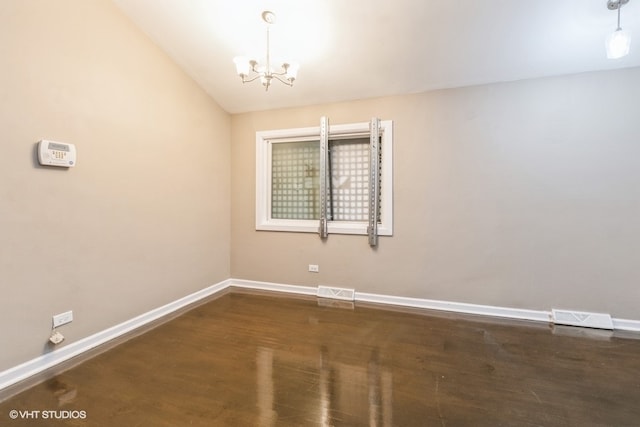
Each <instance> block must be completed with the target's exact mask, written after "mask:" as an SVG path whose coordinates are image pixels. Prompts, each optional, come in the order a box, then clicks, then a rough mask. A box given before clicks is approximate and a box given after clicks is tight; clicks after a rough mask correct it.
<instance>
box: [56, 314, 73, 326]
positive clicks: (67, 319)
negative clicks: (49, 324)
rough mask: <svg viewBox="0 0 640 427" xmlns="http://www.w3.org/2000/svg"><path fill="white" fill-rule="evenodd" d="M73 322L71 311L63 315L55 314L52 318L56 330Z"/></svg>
mask: <svg viewBox="0 0 640 427" xmlns="http://www.w3.org/2000/svg"><path fill="white" fill-rule="evenodd" d="M72 321H73V311H66V312H64V313H60V314H56V315H55V316H53V327H54V328H57V327H58V326H62V325H66V324H67V323H71V322H72Z"/></svg>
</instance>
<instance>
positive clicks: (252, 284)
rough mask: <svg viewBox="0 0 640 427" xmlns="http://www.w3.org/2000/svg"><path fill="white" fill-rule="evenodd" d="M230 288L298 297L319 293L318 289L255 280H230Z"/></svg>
mask: <svg viewBox="0 0 640 427" xmlns="http://www.w3.org/2000/svg"><path fill="white" fill-rule="evenodd" d="M229 286H231V287H234V288H245V289H255V290H261V291H274V292H285V293H288V294H298V295H316V294H317V293H318V288H317V287H312V286H300V285H284V284H281V283H271V282H258V281H255V280H242V279H230V281H229Z"/></svg>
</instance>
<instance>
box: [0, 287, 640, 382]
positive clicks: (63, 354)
mask: <svg viewBox="0 0 640 427" xmlns="http://www.w3.org/2000/svg"><path fill="white" fill-rule="evenodd" d="M227 288H244V289H253V290H264V291H273V292H283V293H288V294H298V295H309V296H316V295H317V292H318V288H317V287H311V286H299V285H285V284H280V283H270V282H259V281H253V280H241V279H227V280H224V281H222V282H220V283H217V284H215V285H212V286H209V287H207V288H205V289H202V290H200V291H197V292H194V293H192V294H190V295H187V296H185V297H183V298H180V299H177V300H175V301H173V302H171V303H169V304H166V305H163V306H162V307H158V308H156V309H153V310H151V311H148V312H146V313H144V314H141V315H140V316H137V317H134V318H133V319H130V320H127V321H125V322H122V323H120V324H118V325H115V326H113V327H111V328H108V329H105V330H103V331H100V332H98V333H95V334H93V335H90V336H88V337H86V338H83V339H81V340H78V341H76V342H73V343H71V344H68V345H66V346H64V347H61V348H59V349H57V350H54V351H52V352H50V353H47V354H43V355H42V356H39V357H36V358H34V359H32V360H29V361H27V362H25V363H22V364H20V365H18V366H15V367H13V368H9V369H7V370H5V371H2V372H0V391H1V390H3V389H5V388H7V387H9V386H12V385H14V384H16V383H18V382H20V381H23V380H25V379H27V378H29V377H32V376H34V375H36V374H39V373H41V372H43V371H45V370H47V369H49V368H51V367H53V366H55V365H57V364H60V363H62V362H65V361H67V360H69V359H71V358H72V357H75V356H78V355H80V354H82V353H84V352H86V351H89V350H91V349H93V348H95V347H97V346H99V345H101V344H104V343H107V342H108V341H111V340H113V339H115V338H118V337H120V336H122V335H124V334H126V333H128V332H131V331H133V330H135V329H137V328H140V327H141V326H144V325H146V324H148V323H150V322H152V321H155V320H158V319H160V318H162V317H164V316H168V315H170V314H171V313H173V312H175V311H177V310H179V309H181V308H184V307H186V306H188V305H189V304H193V303H196V302H198V301H200V300H202V299H203V298H206V297H209V296H212V295H214V294H216V293H218V292H221V291H223V290H225V289H227ZM355 301H356V302H358V301H360V302H369V303H377V304H388V305H396V306H404V307H413V308H423V309H430V310H441V311H449V312H456V313H463V314H475V315H483V316H493V317H502V318H509V319H519V320H532V321H537V322H550V321H551V312H550V311H539V310H526V309H517V308H509V307H496V306H488V305H478V304H468V303H459V302H450V301H439V300H429V299H422V298H408V297H398V296H392V295H381V294H371V293H365V292H356V293H355ZM613 327H614V329H615V330H622V331H632V332H640V320H629V319H615V318H614V319H613Z"/></svg>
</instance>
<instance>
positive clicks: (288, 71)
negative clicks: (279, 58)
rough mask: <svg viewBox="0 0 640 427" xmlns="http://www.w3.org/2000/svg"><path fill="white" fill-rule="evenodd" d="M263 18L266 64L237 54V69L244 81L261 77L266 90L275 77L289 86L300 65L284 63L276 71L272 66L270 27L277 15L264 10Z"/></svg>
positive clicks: (247, 81)
mask: <svg viewBox="0 0 640 427" xmlns="http://www.w3.org/2000/svg"><path fill="white" fill-rule="evenodd" d="M262 20H263V21H264V22H265V23H266V24H267V56H266V64H264V65H260V64H258V61H256V60H255V59H247V58H245V57H243V56H237V57H235V58H233V62H234V63H235V64H236V71H237V73H238V75H239V76H240V78H241V79H242V83H249V82H252V81H254V80H257V79H260V82H261V83H262V85H263V86H264V89H265V91H268V90H269V86H270V85H271V81H272V80H273V79H276V80H278V81H279V82H281V83H284V84H286V85H287V86H293V82H294V80H295V79H296V77H297V76H298V68H299V65H298V64H296V63H291V64H289V63H286V62H285V63H283V64H282V65H281V66H280V71H277V70H276V71H274V70H273V69H272V68H271V58H270V52H269V27H270V26H271V25H273V24H274V23H275V22H276V15H275V14H274V13H273V12H271V11H268V10H265V11H264V12H262Z"/></svg>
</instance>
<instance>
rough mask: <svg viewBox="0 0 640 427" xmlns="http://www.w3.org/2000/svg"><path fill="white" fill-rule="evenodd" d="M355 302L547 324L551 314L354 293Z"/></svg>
mask: <svg viewBox="0 0 640 427" xmlns="http://www.w3.org/2000/svg"><path fill="white" fill-rule="evenodd" d="M356 301H362V302H372V303H377V304H391V305H399V306H404V307H413V308H424V309H429V310H440V311H451V312H455V313H462V314H476V315H481V316H493V317H503V318H508V319H517V320H533V321H536V322H549V318H550V316H551V313H550V312H548V311H539V310H526V309H520V308H509V307H496V306H491V305H479V304H468V303H462V302H451V301H439V300H431V299H423V298H408V297H397V296H392V295H379V294H368V293H364V292H356Z"/></svg>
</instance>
